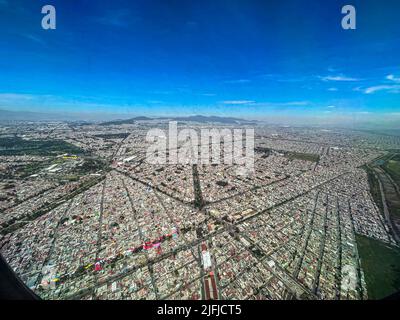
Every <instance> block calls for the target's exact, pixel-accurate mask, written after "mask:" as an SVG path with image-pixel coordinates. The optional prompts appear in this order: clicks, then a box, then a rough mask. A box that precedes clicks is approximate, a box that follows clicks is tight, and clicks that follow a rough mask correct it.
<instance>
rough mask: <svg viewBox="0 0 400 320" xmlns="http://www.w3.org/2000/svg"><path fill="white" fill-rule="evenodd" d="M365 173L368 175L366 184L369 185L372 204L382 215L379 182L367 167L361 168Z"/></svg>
mask: <svg viewBox="0 0 400 320" xmlns="http://www.w3.org/2000/svg"><path fill="white" fill-rule="evenodd" d="M363 168H364V169H365V171H366V172H367V175H368V184H369V189H370V192H371V195H372V198H373V199H374V202H375V203H376V205H377V206H378V208H379V209H380V211H381V213H382V214H383V204H382V196H381V190H380V187H379V181H378V178H377V177H376V175H375V174H374V172H373V170H372V169H371V168H369V167H367V166H364V167H363Z"/></svg>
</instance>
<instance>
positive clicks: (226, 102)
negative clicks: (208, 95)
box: [222, 100, 255, 104]
mask: <svg viewBox="0 0 400 320" xmlns="http://www.w3.org/2000/svg"><path fill="white" fill-rule="evenodd" d="M222 103H223V104H252V103H255V101H253V100H226V101H222Z"/></svg>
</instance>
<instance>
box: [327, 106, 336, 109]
mask: <svg viewBox="0 0 400 320" xmlns="http://www.w3.org/2000/svg"><path fill="white" fill-rule="evenodd" d="M327 108H330V109H334V108H336V106H327Z"/></svg>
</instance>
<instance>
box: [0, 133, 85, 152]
mask: <svg viewBox="0 0 400 320" xmlns="http://www.w3.org/2000/svg"><path fill="white" fill-rule="evenodd" d="M63 153H72V154H82V153H84V151H83V150H82V149H80V148H78V147H77V146H74V145H73V144H70V143H68V142H65V141H62V140H24V139H22V138H19V137H11V138H0V155H1V156H20V155H33V156H51V155H58V154H63Z"/></svg>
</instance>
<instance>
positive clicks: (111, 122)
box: [100, 116, 153, 126]
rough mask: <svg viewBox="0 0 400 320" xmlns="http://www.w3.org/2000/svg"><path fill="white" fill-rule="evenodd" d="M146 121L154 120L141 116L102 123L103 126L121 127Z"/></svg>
mask: <svg viewBox="0 0 400 320" xmlns="http://www.w3.org/2000/svg"><path fill="white" fill-rule="evenodd" d="M145 120H153V119H152V118H148V117H144V116H140V117H134V118H129V119H121V120H112V121H106V122H102V123H100V125H101V126H112V125H120V124H133V123H136V121H145Z"/></svg>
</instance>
